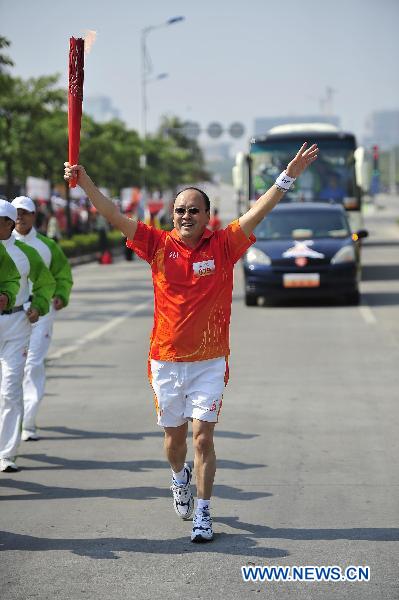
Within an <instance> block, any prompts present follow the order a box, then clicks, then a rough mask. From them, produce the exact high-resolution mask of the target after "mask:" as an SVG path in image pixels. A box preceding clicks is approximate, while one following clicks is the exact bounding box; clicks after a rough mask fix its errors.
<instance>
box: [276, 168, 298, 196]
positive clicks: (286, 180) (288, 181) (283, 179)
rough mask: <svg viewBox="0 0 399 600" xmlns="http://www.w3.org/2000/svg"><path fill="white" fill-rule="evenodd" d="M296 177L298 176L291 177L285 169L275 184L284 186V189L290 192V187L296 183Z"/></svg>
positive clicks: (279, 186) (280, 186)
mask: <svg viewBox="0 0 399 600" xmlns="http://www.w3.org/2000/svg"><path fill="white" fill-rule="evenodd" d="M295 179H296V177H290V176H289V175H287V174H286V172H285V171H283V172H282V173H280V175H279V176H278V177H277V179H276V181H275V184H276V186H277V187H278V188H282V189H283V190H285V191H286V192H288V190H289V189H290V187H291V186H292V184H293V183H294V181H295Z"/></svg>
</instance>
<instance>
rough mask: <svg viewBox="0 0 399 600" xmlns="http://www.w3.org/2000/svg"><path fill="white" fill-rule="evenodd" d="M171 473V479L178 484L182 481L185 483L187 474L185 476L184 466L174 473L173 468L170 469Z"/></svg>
mask: <svg viewBox="0 0 399 600" xmlns="http://www.w3.org/2000/svg"><path fill="white" fill-rule="evenodd" d="M172 475H173V479H174V480H175V481H176V483H178V484H179V485H182V484H183V483H187V476H186V472H185V469H184V467H183V468H182V470H181V471H179V472H178V473H175V472H174V470H173V469H172Z"/></svg>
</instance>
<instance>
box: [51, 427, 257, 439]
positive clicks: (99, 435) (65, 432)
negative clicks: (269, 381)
mask: <svg viewBox="0 0 399 600" xmlns="http://www.w3.org/2000/svg"><path fill="white" fill-rule="evenodd" d="M44 431H46V432H50V433H58V434H60V435H57V436H51V435H41V436H40V437H41V439H43V440H61V441H66V440H80V439H113V440H132V441H137V440H143V439H144V438H147V437H163V436H164V434H163V431H162V430H161V429H159V430H154V431H144V432H142V433H133V432H127V433H119V432H116V431H115V432H110V431H86V430H84V429H73V428H71V427H40V433H41V434H42V432H44ZM258 435H259V434H257V433H240V432H238V431H223V430H222V431H219V430H218V431H215V437H216V438H218V437H220V438H228V439H238V440H252V439H253V438H256V437H258ZM65 436H67V437H65Z"/></svg>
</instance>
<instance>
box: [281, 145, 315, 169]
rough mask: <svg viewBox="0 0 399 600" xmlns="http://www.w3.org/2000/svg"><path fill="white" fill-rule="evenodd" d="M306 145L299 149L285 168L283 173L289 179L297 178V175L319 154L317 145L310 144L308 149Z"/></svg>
mask: <svg viewBox="0 0 399 600" xmlns="http://www.w3.org/2000/svg"><path fill="white" fill-rule="evenodd" d="M307 145H308V144H307V142H305V143H304V144H302V146H301V148H300V149H299V150H298V152H297V153H296V156H295V158H293V160H292V161H291V162H290V163H289V165H288V167H287V168H286V170H285V172H286V173H287V175H288V176H289V177H299V175H300V174H301V173H303V171H304V170H305V169H306V168H307V167H308V166H309V165H311V164H312V162H314V161H315V160H316V158H317V156H318V154H319V149H318V147H317V144H312V145H311V146H310V148H307ZM306 148H307V149H306Z"/></svg>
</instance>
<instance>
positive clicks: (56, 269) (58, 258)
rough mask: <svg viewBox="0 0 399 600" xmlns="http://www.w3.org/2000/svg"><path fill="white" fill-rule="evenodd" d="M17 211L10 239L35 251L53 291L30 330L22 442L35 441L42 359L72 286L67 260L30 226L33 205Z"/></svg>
mask: <svg viewBox="0 0 399 600" xmlns="http://www.w3.org/2000/svg"><path fill="white" fill-rule="evenodd" d="M12 205H13V206H15V208H16V209H17V222H16V225H15V229H14V231H13V236H14V237H15V238H16V239H17V240H20V241H21V242H24V243H25V244H29V246H32V248H35V250H37V252H38V253H39V254H40V256H41V258H42V260H43V261H44V263H45V265H46V266H47V267H48V268H49V269H50V272H51V274H52V276H53V277H54V279H55V292H54V297H53V302H52V305H51V307H50V310H49V312H48V313H47V314H46V315H45V316H44V317H40V319H39V320H38V322H37V323H35V324H34V325H33V327H32V334H31V337H30V342H29V351H28V357H27V359H26V364H25V374H24V382H23V394H24V419H23V424H22V440H23V441H25V442H26V441H29V440H32V441H34V440H37V439H39V436H38V435H37V432H36V417H37V413H38V410H39V405H40V402H41V400H42V398H43V395H44V388H45V384H46V370H45V362H44V361H45V358H46V356H47V352H48V350H49V347H50V343H51V338H52V334H53V324H54V319H55V315H56V311H58V310H61V309H62V308H64V307H65V306H67V304H68V302H69V295H70V293H71V288H72V285H73V281H72V273H71V267H70V265H69V262H68V259H67V257H66V256H65V254H64V253H63V251H62V250H61V248H60V247H59V246H58V244H57V243H56V242H54V240H51V239H49V238H47V237H46V236H44V235H41V234H40V233H38V232H37V231H36V229H35V227H34V222H35V219H36V206H35V203H34V202H33V200H32V199H31V198H29V197H28V196H18V198H15V199H14V200H13V201H12Z"/></svg>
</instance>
